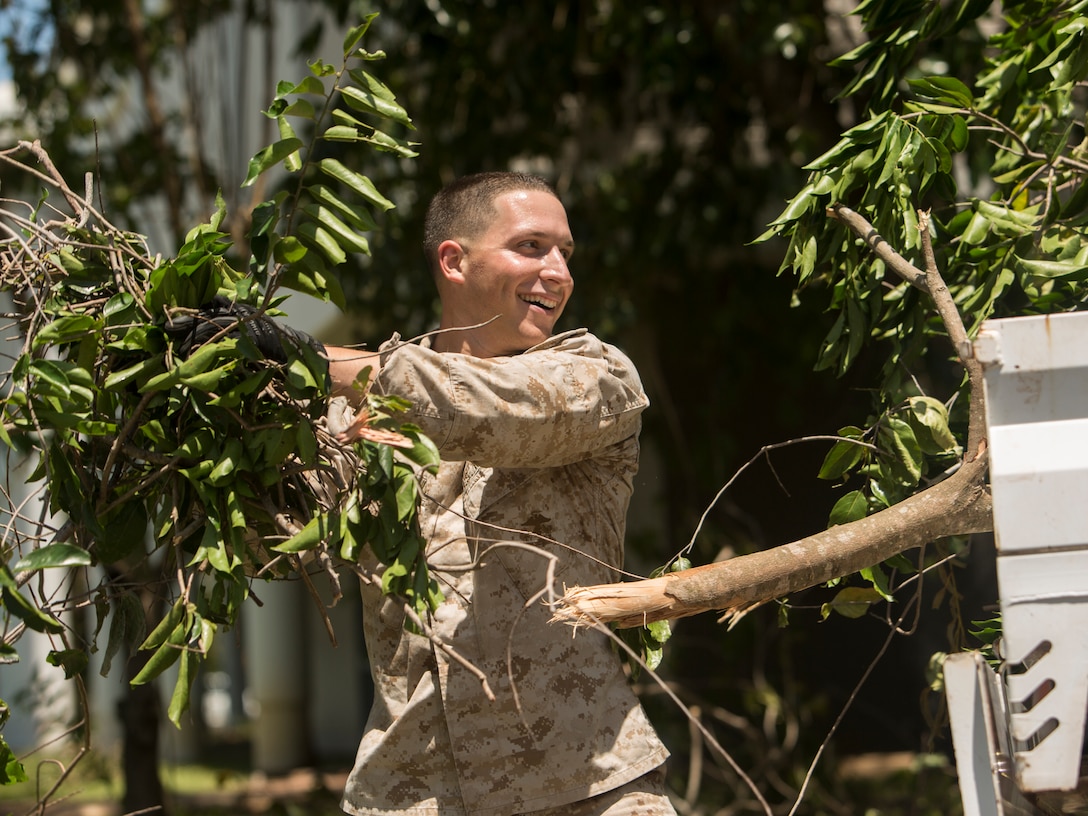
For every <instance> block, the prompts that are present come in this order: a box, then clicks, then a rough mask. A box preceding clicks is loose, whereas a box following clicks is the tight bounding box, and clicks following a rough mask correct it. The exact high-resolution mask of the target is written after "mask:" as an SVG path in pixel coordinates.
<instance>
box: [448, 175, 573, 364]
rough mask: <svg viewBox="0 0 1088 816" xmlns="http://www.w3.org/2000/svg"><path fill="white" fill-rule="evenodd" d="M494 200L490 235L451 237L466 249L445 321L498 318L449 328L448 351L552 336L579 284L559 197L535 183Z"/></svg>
mask: <svg viewBox="0 0 1088 816" xmlns="http://www.w3.org/2000/svg"><path fill="white" fill-rule="evenodd" d="M494 207H495V211H496V217H495V219H494V220H493V221H492V222H491V225H490V226H489V227H488V229H487V230H486V232H484V233H483V234H482V235H480V236H478V237H477V238H474V239H471V240H466V241H464V242H462V243H455V242H447V243H449V244H453V245H454V246H455V247H459V248H460V252H461V254H460V257H459V275H458V274H455V275H453V276H451V277H450V278H449V280H450V282H451V285H450V286H448V287H446V290H445V291H444V293H443V299H442V326H443V328H451V327H454V326H476V325H478V324H482V323H486V322H487V321H491V322H490V323H487V325H485V326H481V327H480V328H477V329H471V330H468V331H464V332H449V333H447V334H446V335H444V338H445V342H443V344H442V345H443V347H444V349H445V350H455V351H461V352H463V353H467V354H473V355H475V356H477V357H497V356H502V355H508V354H516V353H518V352H521V351H525V350H526V349H527V348H529V347H531V346H534V345H536V344H537V343H540V342H542V341H543V340H546V339H547V338H548V337H550V336H551V333H552V329H553V328H554V326H555V323H556V321H557V320H558V319H559V316H560V315H561V314H562V313H563V308H564V307H565V306H566V305H567V300H568V299H569V298H570V295H571V292H572V291H573V290H574V280H573V279H572V278H571V275H570V270H569V269H568V268H567V262H568V261H569V260H570V256H571V253H573V252H574V239H573V238H572V237H571V232H570V226H569V225H568V223H567V213H566V210H564V209H563V205H562V204H561V203H560V202H559V200H558V199H557V198H556V197H555V196H553V195H550V194H549V193H546V192H542V191H539V190H529V191H520V192H512V193H505V194H503V195H500V196H498V197H497V198H496V199H495V201H494ZM451 251H452V250H451ZM496 315H497V316H498V317H497V318H496ZM492 318H495V319H494V320H492Z"/></svg>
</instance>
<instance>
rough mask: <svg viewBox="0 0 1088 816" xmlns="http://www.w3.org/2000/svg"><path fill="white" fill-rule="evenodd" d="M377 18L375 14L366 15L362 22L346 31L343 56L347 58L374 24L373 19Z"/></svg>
mask: <svg viewBox="0 0 1088 816" xmlns="http://www.w3.org/2000/svg"><path fill="white" fill-rule="evenodd" d="M377 16H378V13H377V12H373V13H371V14H368V15H367V16H366V17H364V18H363V22H361V23H360V24H359V25H357V26H354V27H353V28H350V29H348V33H347V34H346V35H345V36H344V52H343V53H344V56H345V57H346V56H349V55H350V54H351V52H352V51H354V50H355V46H357V45H358V44H359V41H360V40H361V39H362V38H363V35H365V34H366V32H367V30H368V29H369V28H370V24H371V23H372V22H374V19H375V18H376V17H377Z"/></svg>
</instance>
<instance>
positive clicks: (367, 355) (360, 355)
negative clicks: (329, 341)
mask: <svg viewBox="0 0 1088 816" xmlns="http://www.w3.org/2000/svg"><path fill="white" fill-rule="evenodd" d="M325 354H326V356H327V357H328V359H329V378H330V379H331V380H332V395H333V396H334V397H346V398H347V400H348V402H350V403H352V404H353V405H358V404H359V403H360V402H362V398H363V393H364V392H363V390H362V389H360V388H358V387H356V385H355V383H356V381H357V380H358V378H359V375H360V374H361V373H362V371H363V369H365V368H368V367H369V368H370V379H369V381H368V387H369V385H372V384H373V383H374V380H375V379H376V378H377V376H378V372H379V371H381V367H382V363H381V355H380V354H379V353H378V352H376V351H361V350H359V349H351V348H343V347H342V346H325Z"/></svg>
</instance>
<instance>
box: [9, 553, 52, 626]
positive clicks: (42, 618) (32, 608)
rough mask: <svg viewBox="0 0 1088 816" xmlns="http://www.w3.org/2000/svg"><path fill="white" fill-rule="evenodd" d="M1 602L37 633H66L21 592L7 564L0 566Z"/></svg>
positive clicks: (50, 616)
mask: <svg viewBox="0 0 1088 816" xmlns="http://www.w3.org/2000/svg"><path fill="white" fill-rule="evenodd" d="M0 600H2V601H3V605H4V609H6V610H7V611H8V612H9V613H11V614H12V615H14V616H15V617H17V618H19V619H20V620H21V621H22V622H23V623H25V624H26V625H27V628H29V629H33V630H34V631H35V632H42V633H49V634H54V635H56V634H60V633H61V632H63V631H64V626H63V625H62V624H61V622H60V621H59V620H57V619H56V618H54V617H53V616H52V615H50V614H49V613H48V612H45V611H44V610H42V609H39V608H38V606H37V605H35V604H34V603H33V602H32V601H30V600H29V599H27V598H26V597H24V596H23V594H22V593H21V592H19V585H18V583H17V582H16V581H15V576H14V575H13V574H12V572H11V569H10V568H9V567H8V565H7V564H0Z"/></svg>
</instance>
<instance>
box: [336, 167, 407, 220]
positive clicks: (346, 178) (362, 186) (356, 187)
mask: <svg viewBox="0 0 1088 816" xmlns="http://www.w3.org/2000/svg"><path fill="white" fill-rule="evenodd" d="M318 167H319V168H320V169H321V172H323V173H324V174H325V175H327V176H328V177H329V178H331V179H335V180H336V181H338V182H340V183H341V184H343V185H345V186H346V187H348V188H349V189H350V190H352V191H354V192H355V193H357V194H358V195H360V196H362V197H363V198H364V199H365V200H366V201H369V202H370V203H371V204H373V205H374V206H375V207H377V208H378V209H380V210H382V211H383V212H385V211H386V210H391V209H393V207H394V204H393V202H392V201H390V200H389V199H387V198H386V197H385V196H383V195H382V194H381V193H379V192H378V188H377V187H375V186H374V183H373V182H372V181H371V180H370V179H368V178H367V177H366V176H364V175H362V174H360V173H356V172H355V171H354V170H349V169H348V168H347V167H345V166H344V165H343V164H342V163H341V162H339V161H337V160H336V159H322V160H321V161H320V162H318Z"/></svg>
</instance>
